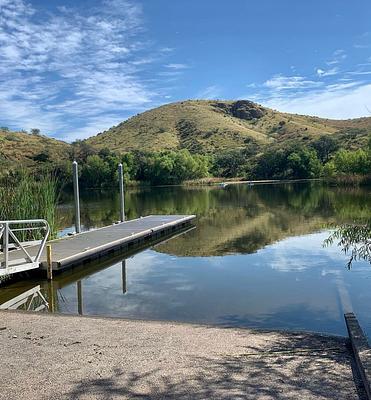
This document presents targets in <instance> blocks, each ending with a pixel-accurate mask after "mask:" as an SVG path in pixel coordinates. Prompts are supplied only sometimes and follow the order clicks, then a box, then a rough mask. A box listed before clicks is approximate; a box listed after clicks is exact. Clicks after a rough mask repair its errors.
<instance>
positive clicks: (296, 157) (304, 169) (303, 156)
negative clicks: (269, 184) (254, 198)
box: [253, 147, 322, 179]
mask: <svg viewBox="0 0 371 400" xmlns="http://www.w3.org/2000/svg"><path fill="white" fill-rule="evenodd" d="M321 172H322V165H321V162H320V160H319V159H318V157H317V154H316V152H315V151H314V150H313V149H309V148H305V147H303V148H297V147H292V148H287V149H283V148H278V149H277V148H272V149H268V150H267V151H266V152H265V153H263V154H262V155H261V156H260V157H259V158H258V160H257V163H256V166H255V168H254V170H253V175H254V177H256V178H259V179H307V178H316V177H319V176H320V175H321Z"/></svg>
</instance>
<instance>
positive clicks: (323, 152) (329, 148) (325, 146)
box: [311, 135, 339, 163]
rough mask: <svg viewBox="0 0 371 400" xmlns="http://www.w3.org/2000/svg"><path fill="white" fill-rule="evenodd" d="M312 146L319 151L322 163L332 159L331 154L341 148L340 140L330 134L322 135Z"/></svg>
mask: <svg viewBox="0 0 371 400" xmlns="http://www.w3.org/2000/svg"><path fill="white" fill-rule="evenodd" d="M311 146H312V147H313V148H314V150H315V151H316V152H317V156H318V158H319V159H320V160H321V162H322V163H325V162H327V161H328V160H329V159H330V155H331V154H332V153H334V152H335V151H336V150H337V149H338V148H339V144H338V141H337V140H336V139H334V138H333V137H332V136H329V135H322V136H321V137H319V138H318V139H317V140H315V141H314V142H313V143H312V145H311Z"/></svg>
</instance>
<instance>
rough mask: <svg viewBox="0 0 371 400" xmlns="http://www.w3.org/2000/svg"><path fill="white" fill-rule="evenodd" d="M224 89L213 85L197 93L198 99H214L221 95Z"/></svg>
mask: <svg viewBox="0 0 371 400" xmlns="http://www.w3.org/2000/svg"><path fill="white" fill-rule="evenodd" d="M221 93H222V89H221V88H220V86H218V85H211V86H208V87H207V88H205V89H203V90H201V91H200V92H198V93H197V95H196V98H197V99H204V100H213V99H217V98H219V97H220V96H221Z"/></svg>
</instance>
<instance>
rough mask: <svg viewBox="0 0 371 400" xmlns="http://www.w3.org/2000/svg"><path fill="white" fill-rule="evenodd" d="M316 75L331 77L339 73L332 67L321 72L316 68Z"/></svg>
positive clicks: (337, 69)
mask: <svg viewBox="0 0 371 400" xmlns="http://www.w3.org/2000/svg"><path fill="white" fill-rule="evenodd" d="M316 72H317V75H318V76H320V77H322V76H332V75H336V74H338V73H339V68H337V67H334V68H330V69H328V70H323V69H321V68H317V71H316Z"/></svg>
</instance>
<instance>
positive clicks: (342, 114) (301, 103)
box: [262, 83, 371, 119]
mask: <svg viewBox="0 0 371 400" xmlns="http://www.w3.org/2000/svg"><path fill="white" fill-rule="evenodd" d="M262 102H263V104H264V105H266V106H268V107H272V108H275V109H278V110H280V111H283V112H290V113H298V114H307V115H316V116H319V117H324V118H334V119H345V118H358V117H364V116H365V115H367V108H370V107H371V83H369V84H362V83H358V84H356V83H352V84H350V85H346V84H344V85H340V84H339V85H338V86H334V85H333V86H332V87H328V86H327V87H326V88H324V89H322V90H319V91H318V90H317V91H313V92H312V91H311V92H309V93H304V94H301V95H298V96H295V97H290V98H285V97H284V96H282V97H275V98H271V99H267V100H266V101H262Z"/></svg>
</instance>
